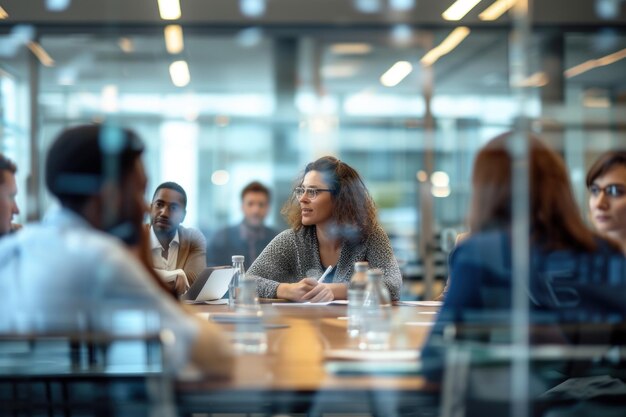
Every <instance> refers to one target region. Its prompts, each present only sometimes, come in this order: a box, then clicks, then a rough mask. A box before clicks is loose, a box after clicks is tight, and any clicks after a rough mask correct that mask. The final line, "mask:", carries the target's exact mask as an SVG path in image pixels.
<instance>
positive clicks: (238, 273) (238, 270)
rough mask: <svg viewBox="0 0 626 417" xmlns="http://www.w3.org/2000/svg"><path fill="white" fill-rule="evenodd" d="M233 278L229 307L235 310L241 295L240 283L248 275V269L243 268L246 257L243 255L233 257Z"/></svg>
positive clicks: (229, 293) (229, 286)
mask: <svg viewBox="0 0 626 417" xmlns="http://www.w3.org/2000/svg"><path fill="white" fill-rule="evenodd" d="M232 260H233V277H232V279H231V280H230V284H228V306H229V307H230V309H231V310H234V309H235V305H236V303H237V295H238V293H239V283H240V281H241V279H242V278H241V277H244V276H245V275H246V269H245V268H244V266H243V262H244V260H245V257H244V256H243V255H233V257H232Z"/></svg>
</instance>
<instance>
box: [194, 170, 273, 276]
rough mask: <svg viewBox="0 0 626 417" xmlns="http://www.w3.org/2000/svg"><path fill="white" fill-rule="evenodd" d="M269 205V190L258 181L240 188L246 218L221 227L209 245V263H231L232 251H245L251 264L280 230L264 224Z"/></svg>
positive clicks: (241, 253)
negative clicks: (237, 222)
mask: <svg viewBox="0 0 626 417" xmlns="http://www.w3.org/2000/svg"><path fill="white" fill-rule="evenodd" d="M269 208H270V190H269V189H268V188H267V187H265V186H264V185H263V184H261V183H260V182H258V181H254V182H251V183H250V184H248V185H246V186H245V187H244V189H243V190H242V191H241V210H242V212H243V221H242V222H241V223H240V224H238V225H234V226H230V227H227V228H224V229H221V230H218V231H217V232H216V233H215V234H214V235H213V238H212V239H211V242H210V243H209V246H208V247H207V251H206V253H207V265H209V266H215V265H229V264H230V263H231V257H232V255H244V256H245V258H246V259H245V266H246V268H248V267H250V265H252V263H253V262H254V260H255V259H256V258H257V256H259V254H260V253H261V252H262V251H263V249H265V247H266V246H267V244H268V243H270V241H271V240H272V239H274V237H275V236H276V235H277V234H278V232H276V231H275V230H274V229H271V228H269V227H267V226H265V225H264V224H263V222H264V221H265V217H267V213H268V211H269Z"/></svg>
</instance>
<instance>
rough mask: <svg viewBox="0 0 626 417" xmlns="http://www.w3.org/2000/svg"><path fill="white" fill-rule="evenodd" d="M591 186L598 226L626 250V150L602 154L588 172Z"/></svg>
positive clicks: (591, 204) (593, 217) (592, 212)
mask: <svg viewBox="0 0 626 417" xmlns="http://www.w3.org/2000/svg"><path fill="white" fill-rule="evenodd" d="M587 189H588V190H589V215H590V217H591V222H592V223H593V225H594V227H595V228H596V230H597V231H598V232H599V233H601V234H603V235H604V236H606V237H608V238H611V239H613V240H615V241H616V242H617V243H619V245H620V247H621V248H622V252H624V253H626V151H610V152H607V153H605V154H604V155H602V156H601V157H600V158H599V159H598V160H597V161H596V162H595V163H594V164H593V166H592V167H591V168H590V169H589V172H588V173H587Z"/></svg>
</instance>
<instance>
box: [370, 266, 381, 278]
mask: <svg viewBox="0 0 626 417" xmlns="http://www.w3.org/2000/svg"><path fill="white" fill-rule="evenodd" d="M383 275H384V274H383V271H382V270H380V269H378V268H374V269H370V270H369V271H367V276H368V277H377V278H380V277H382V276H383Z"/></svg>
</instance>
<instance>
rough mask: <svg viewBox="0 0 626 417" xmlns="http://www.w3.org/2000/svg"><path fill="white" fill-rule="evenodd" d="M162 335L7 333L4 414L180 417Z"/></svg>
mask: <svg viewBox="0 0 626 417" xmlns="http://www.w3.org/2000/svg"><path fill="white" fill-rule="evenodd" d="M164 369H166V368H165V365H164V363H163V354H162V341H161V336H160V335H159V334H149V335H137V336H134V335H133V336H119V335H115V336H113V335H108V334H43V335H42V334H1V335H0V399H1V402H2V411H1V413H0V415H5V414H3V413H6V415H81V416H106V415H138V416H142V415H145V416H148V415H150V416H155V415H157V416H167V415H173V414H174V402H173V400H172V386H171V380H170V377H169V375H167V373H166V372H164Z"/></svg>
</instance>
